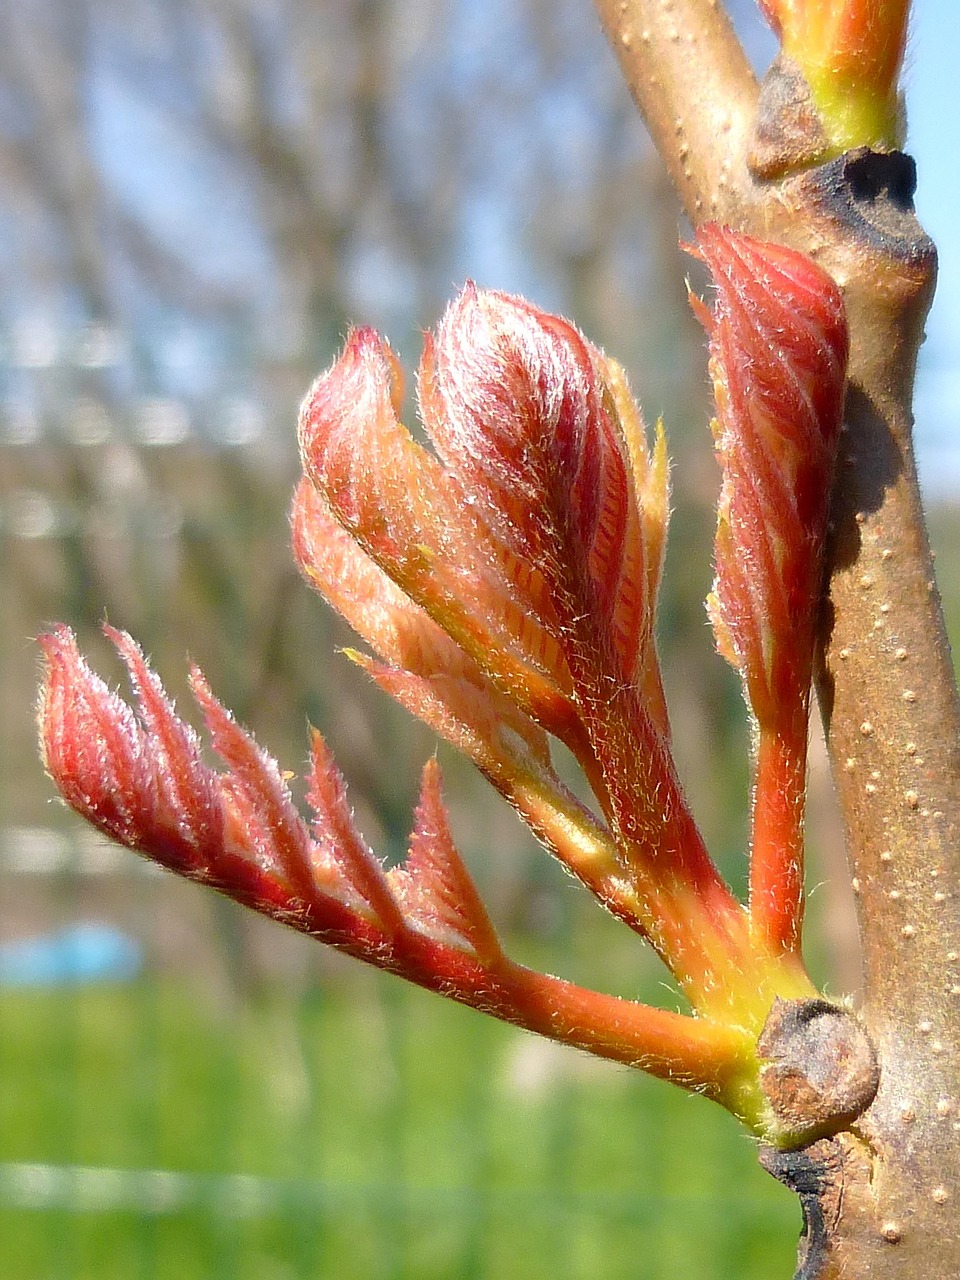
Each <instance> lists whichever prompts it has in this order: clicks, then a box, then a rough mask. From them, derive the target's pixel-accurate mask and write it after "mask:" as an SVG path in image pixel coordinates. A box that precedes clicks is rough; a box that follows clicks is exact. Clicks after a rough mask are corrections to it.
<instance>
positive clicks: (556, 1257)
mask: <svg viewBox="0 0 960 1280" xmlns="http://www.w3.org/2000/svg"><path fill="white" fill-rule="evenodd" d="M531 1043H532V1042H530V1041H528V1040H526V1039H525V1038H524V1037H522V1036H521V1035H520V1034H519V1033H517V1032H515V1031H513V1030H512V1029H511V1028H507V1027H503V1026H500V1025H497V1024H495V1023H491V1022H489V1021H487V1020H484V1019H482V1018H480V1017H479V1016H477V1015H475V1014H472V1013H470V1012H469V1011H466V1010H461V1009H459V1008H455V1007H451V1006H449V1005H447V1004H445V1003H444V1002H441V1001H439V1000H437V999H436V998H434V997H430V996H427V995H425V994H423V993H421V992H417V991H413V990H408V989H406V988H404V987H402V986H401V985H400V984H399V983H397V982H395V981H390V980H384V979H377V978H375V977H370V978H369V979H368V980H363V975H361V974H359V973H358V975H357V977H356V979H355V980H353V981H348V982H346V983H344V982H343V981H342V980H338V981H337V982H335V983H332V984H327V985H325V986H324V988H323V989H315V990H313V991H311V992H308V993H306V994H304V995H303V996H301V997H298V998H294V997H292V996H290V995H289V994H286V993H285V992H283V991H281V990H267V991H261V992H259V993H258V994H257V995H255V996H251V997H250V998H249V999H246V1000H239V999H236V1000H234V1001H232V1002H224V1001H220V1002H217V1001H215V1000H213V999H212V997H211V996H210V995H209V994H205V993H203V992H201V991H198V990H196V989H193V988H190V987H188V986H187V985H185V984H183V983H182V982H181V983H179V984H178V983H176V982H174V981H172V980H167V979H164V980H163V981H153V980H149V979H148V980H144V981H142V982H141V983H138V984H136V985H132V986H129V987H123V988H118V989H108V988H101V989H91V990H84V991H78V992H42V993H37V992H30V993H11V992H7V993H3V994H0V1162H4V1163H3V1164H2V1166H0V1276H4V1277H6V1276H10V1277H16V1280H60V1278H61V1277H62V1278H63V1280H114V1278H116V1280H139V1278H141V1277H143V1278H146V1277H149V1278H150V1280H194V1278H196V1280H200V1278H201V1277H229V1278H230V1280H300V1278H301V1277H302V1278H303V1280H306V1278H307V1277H329V1278H331V1280H333V1278H336V1280H407V1278H409V1280H413V1278H414V1277H416V1278H417V1280H472V1278H474V1277H476V1278H478V1280H479V1278H481V1277H490V1278H491V1280H492V1278H493V1277H496V1278H497V1280H500V1278H503V1280H548V1277H549V1278H550V1280H660V1278H661V1277H662V1278H663V1280H776V1277H778V1276H782V1277H784V1278H785V1277H787V1276H789V1275H790V1274H791V1272H792V1266H793V1259H794V1256H795V1241H796V1235H797V1231H798V1227H799V1213H798V1210H797V1208H796V1205H795V1202H794V1201H793V1199H792V1197H791V1196H790V1195H789V1194H788V1193H787V1192H785V1191H784V1190H783V1189H782V1188H779V1187H777V1186H776V1184H774V1183H773V1182H772V1180H770V1179H769V1178H768V1177H767V1176H766V1175H765V1174H763V1173H762V1172H761V1171H760V1170H759V1168H758V1166H757V1164H756V1157H755V1152H754V1150H753V1148H752V1145H751V1143H750V1142H749V1141H748V1140H747V1139H746V1138H745V1137H744V1136H743V1135H742V1134H741V1133H740V1132H739V1131H738V1129H737V1127H736V1125H735V1124H734V1123H733V1122H732V1121H731V1120H729V1118H728V1117H726V1116H725V1115H724V1114H723V1113H722V1112H721V1111H719V1109H717V1108H714V1107H712V1106H710V1105H709V1104H707V1103H705V1102H702V1101H700V1100H699V1099H695V1098H690V1097H688V1096H686V1095H684V1094H682V1093H681V1092H680V1091H679V1090H674V1089H672V1088H670V1087H669V1086H666V1085H663V1084H660V1083H658V1082H655V1081H650V1080H647V1079H645V1078H643V1077H641V1076H639V1075H637V1074H636V1073H632V1072H628V1071H625V1070H621V1069H617V1068H613V1067H607V1066H605V1065H603V1064H593V1063H592V1062H591V1061H590V1060H588V1059H585V1058H580V1057H579V1056H577V1055H573V1054H567V1053H561V1052H552V1051H549V1050H548V1051H547V1055H546V1057H541V1055H540V1054H539V1052H536V1051H535V1056H534V1057H533V1058H532V1059H531V1058H530V1057H529V1054H530V1045H531ZM524 1063H526V1066H524ZM24 1165H28V1166H40V1168H39V1169H34V1170H30V1169H26V1170H25V1169H24V1167H23V1166H24ZM47 1166H64V1167H66V1168H67V1169H68V1170H69V1169H76V1168H79V1169H81V1173H80V1174H79V1175H77V1176H76V1177H71V1175H70V1174H69V1172H64V1173H62V1174H60V1175H58V1176H54V1175H52V1174H51V1171H50V1169H49V1168H47ZM83 1170H88V1171H89V1172H82V1171H83ZM103 1170H128V1171H131V1175H130V1176H125V1177H120V1178H115V1177H111V1176H110V1175H109V1174H107V1173H103V1172H102V1171H103ZM143 1170H147V1171H150V1170H153V1171H169V1172H173V1173H176V1174H178V1175H180V1176H178V1177H174V1178H169V1177H163V1176H161V1175H160V1174H149V1173H148V1174H143V1173H140V1174H138V1173H137V1171H143ZM54 1173H55V1171H54ZM237 1175H241V1176H239V1177H238V1176H237ZM250 1179H253V1181H250Z"/></svg>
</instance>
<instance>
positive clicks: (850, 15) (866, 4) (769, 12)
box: [759, 0, 910, 154]
mask: <svg viewBox="0 0 960 1280" xmlns="http://www.w3.org/2000/svg"><path fill="white" fill-rule="evenodd" d="M759 3H760V8H761V9H762V10H763V12H764V15H765V16H766V18H767V20H768V21H769V23H770V25H771V26H772V27H773V29H774V31H775V32H776V34H777V35H778V36H779V37H780V40H781V42H782V51H783V55H784V56H785V57H786V58H788V59H790V61H791V62H792V63H794V64H795V65H796V66H797V67H798V68H799V70H800V72H801V73H802V75H803V77H804V79H805V80H806V82H807V84H808V85H809V88H810V93H811V96H812V99H813V104H814V106H815V108H816V110H817V114H818V116H819V118H820V124H821V127H822V129H823V132H824V135H825V139H826V141H827V143H828V145H829V147H830V149H831V150H832V151H833V153H834V154H839V153H840V152H842V151H847V150H849V149H850V148H852V147H862V146H867V147H873V148H874V149H875V150H890V149H891V148H893V147H897V146H899V145H900V144H901V142H902V137H901V134H902V113H901V109H900V104H899V99H898V95H897V80H898V77H899V75H900V67H901V65H902V63H903V53H904V48H905V45H906V38H907V16H908V11H909V8H910V4H909V0H759Z"/></svg>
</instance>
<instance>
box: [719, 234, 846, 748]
mask: <svg viewBox="0 0 960 1280" xmlns="http://www.w3.org/2000/svg"><path fill="white" fill-rule="evenodd" d="M696 253H697V256H699V257H700V258H702V259H703V261H704V262H705V263H706V264H707V266H708V267H709V268H710V270H711V272H712V273H713V278H714V282H715V284H716V288H717V300H716V304H715V306H714V310H713V313H712V314H711V313H710V312H708V311H707V309H706V308H705V307H703V305H702V304H698V303H695V307H696V309H697V311H698V314H699V316H700V319H701V320H702V322H703V324H704V326H705V328H706V330H707V332H708V334H709V337H710V372H711V376H712V378H713V385H714V393H715V397H716V406H717V418H716V421H715V423H714V434H715V440H716V449H717V457H718V459H719V462H720V466H721V469H722V473H723V486H722V490H721V495H720V504H719V519H718V527H717V539H716V547H715V555H716V571H717V572H716V580H715V583H714V589H713V593H712V595H711V597H710V600H709V602H708V607H709V612H710V618H711V621H712V623H713V626H714V631H715V634H716V637H717V646H718V648H719V649H720V652H721V653H722V654H723V655H724V657H726V658H727V659H728V660H729V661H730V662H731V663H732V664H733V665H734V666H735V667H737V668H738V670H739V671H740V672H741V674H742V676H743V678H744V682H745V684H746V688H747V695H748V698H749V700H750V704H751V706H752V708H753V710H754V712H755V714H756V716H757V718H758V720H759V721H760V723H761V725H764V724H773V723H781V722H783V721H784V720H789V719H790V717H791V716H792V714H793V713H794V711H795V710H796V709H798V708H802V709H803V710H804V713H805V708H806V699H807V690H808V688H809V685H810V679H811V670H812V662H813V645H814V633H815V625H816V620H817V617H818V615H819V607H820V599H821V591H822V580H821V579H822V573H823V546H824V539H825V537H826V529H827V516H828V513H829V508H830V490H831V485H832V481H833V472H834V466H835V462H836V454H837V444H838V441H839V435H840V423H841V415H842V411H843V397H844V385H845V376H846V361H847V327H846V320H845V316H844V307H843V299H842V297H841V294H840V290H839V289H838V288H837V286H836V284H834V282H833V280H832V279H831V278H830V277H829V276H828V275H827V274H826V272H824V271H823V270H822V269H821V268H820V267H818V266H817V265H816V264H815V263H814V262H812V261H811V260H810V259H809V258H807V257H805V256H804V255H803V254H800V253H797V252H795V251H794V250H792V249H786V248H783V247H781V246H779V245H772V244H766V243H764V242H761V241H758V240H753V239H751V238H750V237H748V236H744V235H739V234H737V233H735V232H732V231H730V230H728V229H726V228H723V227H718V226H716V225H707V226H705V227H703V228H701V230H700V232H699V233H698V236H697V248H696Z"/></svg>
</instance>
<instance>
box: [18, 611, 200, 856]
mask: <svg viewBox="0 0 960 1280" xmlns="http://www.w3.org/2000/svg"><path fill="white" fill-rule="evenodd" d="M107 634H108V635H109V636H110V638H111V639H112V640H113V642H114V644H115V645H116V646H117V648H118V650H119V651H120V653H121V656H122V657H123V658H124V661H125V662H126V663H127V666H128V668H129V671H130V674H131V678H132V680H133V683H134V687H135V689H136V691H137V694H138V698H139V702H140V710H141V716H142V719H139V720H138V718H137V717H136V716H135V715H134V713H133V711H132V710H131V709H130V707H128V706H127V704H126V703H125V702H124V701H123V700H122V699H121V698H119V697H118V696H117V695H116V694H115V693H112V692H111V691H110V690H109V689H108V688H107V686H106V685H105V684H104V682H103V681H102V680H101V679H100V678H99V676H97V675H95V674H94V673H93V672H92V671H91V670H90V668H89V667H88V666H87V664H86V662H85V661H84V659H83V658H82V657H81V656H80V653H79V651H78V649H77V644H76V640H75V639H74V636H73V633H72V632H71V631H70V629H69V628H68V627H57V628H56V630H55V631H53V632H51V633H49V634H48V635H45V636H42V637H41V639H40V643H41V646H42V648H43V652H44V656H45V658H46V675H45V679H44V683H43V687H42V690H41V700H40V709H39V726H40V741H41V747H42V751H43V759H44V764H45V766H46V768H47V772H48V773H49V774H50V776H51V777H52V778H53V780H54V782H55V783H56V784H57V787H58V789H59V790H60V793H61V794H62V796H63V797H64V799H65V800H66V801H67V803H68V804H69V805H70V807H71V808H72V809H75V810H76V811H77V812H78V813H79V814H81V816H83V817H85V818H87V819H88V820H89V821H90V822H92V823H93V824H94V826H96V827H98V828H99V829H100V830H101V831H103V832H104V833H105V834H106V835H109V836H111V837H112V838H113V839H115V840H119V841H120V843H121V844H125V845H127V846H129V847H130V848H132V849H136V850H138V851H139V852H141V853H149V854H150V855H151V856H153V857H155V858H157V859H158V860H159V861H160V862H163V863H164V864H165V865H166V866H170V867H172V868H174V869H176V870H180V871H183V872H185V873H187V874H199V873H202V871H203V870H204V867H205V865H206V861H207V859H208V857H209V854H210V850H211V848H216V847H217V846H218V845H219V843H220V841H221V840H222V838H223V827H224V823H223V814H222V810H221V804H220V788H219V781H218V779H217V776H216V774H215V773H214V772H213V771H212V770H210V769H208V768H207V767H206V766H205V765H204V764H203V763H202V761H201V759H200V751H199V745H198V742H197V738H196V735H195V734H194V732H193V730H192V729H190V728H189V726H187V725H185V724H184V723H183V722H182V721H181V720H179V719H178V718H177V716H176V715H175V713H174V711H173V707H172V706H171V704H170V703H169V702H168V701H167V699H166V697H165V695H164V693H163V690H162V688H161V686H160V683H159V681H158V680H157V678H156V676H154V675H153V673H152V672H151V671H150V670H149V669H148V668H147V665H146V663H145V662H144V661H143V655H142V654H141V652H140V650H139V648H138V647H137V646H136V645H135V644H134V642H133V641H132V640H131V639H130V637H129V636H127V635H124V634H123V633H121V632H117V631H114V630H113V629H112V628H108V629H107Z"/></svg>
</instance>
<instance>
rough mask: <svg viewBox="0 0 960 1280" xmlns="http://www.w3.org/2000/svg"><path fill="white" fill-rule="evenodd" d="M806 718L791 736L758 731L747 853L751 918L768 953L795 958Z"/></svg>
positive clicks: (800, 893)
mask: <svg viewBox="0 0 960 1280" xmlns="http://www.w3.org/2000/svg"><path fill="white" fill-rule="evenodd" d="M806 771H807V733H806V716H805V715H804V717H803V723H802V727H801V726H799V725H798V726H796V727H795V728H794V730H793V731H791V732H786V733H784V732H776V731H774V730H770V729H761V731H760V743H759V748H758V751H757V769H756V791H755V794H754V802H753V840H752V845H751V850H750V919H751V926H752V931H753V934H754V937H755V939H756V940H757V941H758V942H760V943H761V944H762V945H763V946H764V947H765V948H766V949H767V950H769V951H770V952H771V953H772V954H778V953H780V952H782V951H787V952H792V953H799V951H800V942H801V930H802V924H803V813H804V800H805V794H806Z"/></svg>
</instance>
